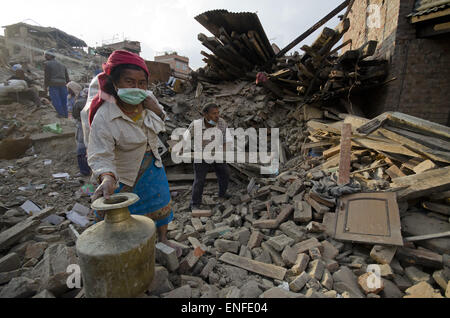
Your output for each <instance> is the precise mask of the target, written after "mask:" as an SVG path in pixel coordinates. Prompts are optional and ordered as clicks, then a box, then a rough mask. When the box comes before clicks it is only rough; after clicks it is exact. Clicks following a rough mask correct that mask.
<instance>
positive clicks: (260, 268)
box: [219, 252, 287, 280]
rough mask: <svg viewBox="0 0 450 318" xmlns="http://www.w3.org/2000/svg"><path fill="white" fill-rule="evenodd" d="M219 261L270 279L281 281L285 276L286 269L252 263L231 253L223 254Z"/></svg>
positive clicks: (252, 261)
mask: <svg viewBox="0 0 450 318" xmlns="http://www.w3.org/2000/svg"><path fill="white" fill-rule="evenodd" d="M219 260H220V261H222V262H224V263H227V264H230V265H233V266H237V267H239V268H243V269H245V270H248V271H250V272H253V273H257V274H259V275H262V276H266V277H269V278H272V279H278V280H283V279H284V277H285V276H286V272H287V269H285V268H283V267H280V266H275V265H271V264H265V263H262V262H258V261H254V260H251V259H249V258H246V257H242V256H237V255H235V254H231V253H228V252H227V253H225V254H223V255H222V256H221V257H220V258H219Z"/></svg>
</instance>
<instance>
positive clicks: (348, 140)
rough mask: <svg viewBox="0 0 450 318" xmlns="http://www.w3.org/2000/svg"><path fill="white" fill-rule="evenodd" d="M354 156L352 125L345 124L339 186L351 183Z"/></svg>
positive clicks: (342, 136) (342, 135)
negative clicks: (351, 163) (351, 164)
mask: <svg viewBox="0 0 450 318" xmlns="http://www.w3.org/2000/svg"><path fill="white" fill-rule="evenodd" d="M351 156H352V125H351V124H343V126H342V133H341V154H340V160H339V179H338V184H339V185H344V184H347V183H349V182H350V160H351Z"/></svg>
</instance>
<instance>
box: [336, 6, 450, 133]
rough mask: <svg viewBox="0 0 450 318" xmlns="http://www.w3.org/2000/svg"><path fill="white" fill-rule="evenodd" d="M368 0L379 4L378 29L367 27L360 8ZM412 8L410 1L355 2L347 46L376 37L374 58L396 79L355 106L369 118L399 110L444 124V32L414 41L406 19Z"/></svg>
mask: <svg viewBox="0 0 450 318" xmlns="http://www.w3.org/2000/svg"><path fill="white" fill-rule="evenodd" d="M371 4H377V5H379V6H380V8H381V9H380V19H381V21H382V22H381V25H382V26H381V28H369V27H367V23H366V21H367V17H368V15H370V13H368V12H367V10H366V8H367V7H368V6H369V5H371ZM413 7H414V0H401V1H400V0H385V1H383V0H356V1H355V4H354V6H353V9H352V12H351V13H350V15H349V18H350V20H351V24H352V26H351V28H350V30H349V32H347V34H346V36H345V40H347V39H349V38H351V39H353V49H355V48H358V47H360V46H361V45H362V44H364V42H365V41H367V40H377V41H378V42H379V44H378V49H377V53H376V57H379V58H386V59H388V60H389V62H390V74H389V76H388V79H392V78H394V77H395V78H396V80H394V81H392V82H390V83H389V84H387V85H385V86H383V87H382V88H379V89H376V90H373V91H371V92H370V93H369V94H367V95H366V98H364V101H363V105H362V106H361V108H363V110H364V111H365V112H366V115H367V116H369V117H374V116H376V115H379V114H381V113H383V112H385V111H399V112H403V113H406V114H410V115H413V116H417V117H421V118H423V119H426V120H430V121H434V122H437V123H440V124H444V125H450V80H449V78H450V35H444V36H441V37H439V38H428V39H418V38H417V37H416V30H415V26H414V25H412V24H410V23H409V20H408V19H407V18H406V15H408V14H409V13H411V11H412V9H413ZM372 14H373V13H372ZM346 49H350V48H349V47H347V48H346Z"/></svg>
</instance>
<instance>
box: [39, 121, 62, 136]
mask: <svg viewBox="0 0 450 318" xmlns="http://www.w3.org/2000/svg"><path fill="white" fill-rule="evenodd" d="M42 130H43V131H47V132H52V133H55V134H62V128H61V125H60V124H58V123H54V124H49V125H45V126H43V127H42Z"/></svg>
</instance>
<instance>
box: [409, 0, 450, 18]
mask: <svg viewBox="0 0 450 318" xmlns="http://www.w3.org/2000/svg"><path fill="white" fill-rule="evenodd" d="M447 8H450V0H416V3H415V6H414V11H413V12H412V13H410V14H409V15H408V16H407V17H408V18H410V17H417V16H421V15H426V14H430V13H433V12H438V11H442V10H445V9H447Z"/></svg>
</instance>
